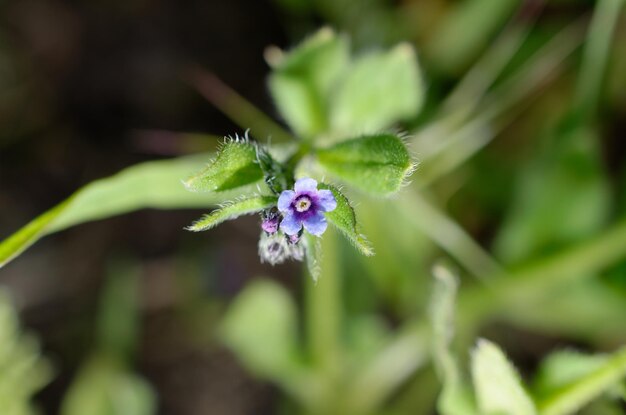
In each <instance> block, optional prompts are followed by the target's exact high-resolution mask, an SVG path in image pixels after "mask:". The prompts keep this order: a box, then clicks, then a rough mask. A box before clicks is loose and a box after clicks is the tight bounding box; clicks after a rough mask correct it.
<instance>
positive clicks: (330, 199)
mask: <svg viewBox="0 0 626 415" xmlns="http://www.w3.org/2000/svg"><path fill="white" fill-rule="evenodd" d="M317 196H318V203H319V206H320V208H321V209H320V210H321V211H323V212H332V211H333V210H335V208H336V207H337V201H336V200H335V196H334V195H333V192H331V191H330V190H326V189H322V190H320V191H318V192H317Z"/></svg>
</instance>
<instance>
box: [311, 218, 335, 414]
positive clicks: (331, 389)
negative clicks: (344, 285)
mask: <svg viewBox="0 0 626 415" xmlns="http://www.w3.org/2000/svg"><path fill="white" fill-rule="evenodd" d="M320 242H321V250H322V255H321V258H320V259H319V265H320V268H321V269H320V275H319V279H318V281H317V282H314V281H313V278H311V277H310V276H308V275H307V276H306V278H305V279H306V283H305V290H306V292H305V295H306V307H307V316H306V317H307V340H308V346H309V352H310V355H311V360H312V363H313V367H314V368H315V371H316V372H317V373H318V375H319V376H320V378H321V382H320V383H321V384H322V385H323V386H324V390H323V397H324V398H323V399H321V402H319V403H318V404H319V406H318V409H317V412H318V413H319V414H324V413H328V412H329V411H330V408H331V405H333V404H334V403H335V402H336V393H337V384H338V381H339V379H338V378H339V374H340V370H341V339H340V337H341V336H340V330H341V318H342V317H341V316H342V314H343V313H342V307H341V303H342V300H341V284H340V279H339V277H340V270H339V255H338V252H337V250H338V248H339V247H338V243H337V234H336V232H335V230H334V229H328V230H327V231H326V233H325V234H324V237H323V238H322V240H321V241H320Z"/></svg>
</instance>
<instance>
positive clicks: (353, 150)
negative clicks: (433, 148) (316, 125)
mask: <svg viewBox="0 0 626 415" xmlns="http://www.w3.org/2000/svg"><path fill="white" fill-rule="evenodd" d="M317 157H318V161H319V163H320V164H321V165H322V167H323V168H324V169H325V170H327V171H328V172H329V173H330V174H332V175H334V176H336V177H337V178H339V179H341V180H342V181H344V182H346V183H347V184H350V185H352V186H354V187H356V188H358V189H360V190H362V191H364V192H367V193H371V194H375V195H388V194H391V193H393V192H395V191H397V190H398V189H399V188H400V186H402V184H403V183H405V182H406V180H407V178H408V177H409V175H410V174H411V173H412V171H413V169H414V167H415V165H414V163H413V162H412V161H411V157H410V155H409V152H408V150H407V148H406V146H405V145H404V143H403V142H402V140H401V139H400V138H399V137H398V136H396V135H393V134H376V135H369V136H364V137H358V138H354V139H352V140H349V141H344V142H342V143H339V144H335V145H334V146H331V147H328V148H325V149H321V150H318V152H317Z"/></svg>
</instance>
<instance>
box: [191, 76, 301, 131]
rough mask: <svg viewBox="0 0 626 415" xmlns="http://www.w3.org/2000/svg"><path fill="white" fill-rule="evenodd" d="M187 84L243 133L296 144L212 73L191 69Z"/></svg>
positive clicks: (269, 119)
mask: <svg viewBox="0 0 626 415" xmlns="http://www.w3.org/2000/svg"><path fill="white" fill-rule="evenodd" d="M187 80H188V82H189V83H190V84H191V85H192V86H193V87H194V88H195V89H196V90H197V91H198V92H199V93H200V94H201V95H202V96H203V97H205V98H206V99H207V100H208V101H209V102H210V103H211V104H213V105H214V106H215V107H216V108H217V109H219V110H220V111H222V113H224V114H225V115H226V116H227V117H228V118H230V119H231V120H232V121H233V122H234V123H235V124H237V125H239V126H240V127H241V128H242V129H244V130H247V129H250V130H251V131H252V133H253V135H254V136H256V137H259V138H260V137H262V138H266V137H270V138H271V140H272V142H274V143H282V142H289V141H293V140H295V137H294V136H293V135H292V134H290V133H289V132H287V131H286V130H285V129H284V128H283V127H281V126H280V125H279V124H277V123H276V122H274V121H273V120H272V119H271V118H269V117H268V116H267V115H265V114H264V113H263V112H262V111H260V110H259V109H258V108H256V107H255V106H254V105H252V104H251V103H250V102H249V101H247V100H246V99H245V98H243V97H242V96H241V95H239V94H238V93H237V92H235V91H234V90H233V89H232V88H230V87H229V86H228V85H226V84H225V83H224V82H222V81H221V80H220V79H219V78H218V77H217V76H215V75H214V74H212V73H211V72H207V71H205V70H203V69H200V68H193V69H191V70H189V71H188V73H187Z"/></svg>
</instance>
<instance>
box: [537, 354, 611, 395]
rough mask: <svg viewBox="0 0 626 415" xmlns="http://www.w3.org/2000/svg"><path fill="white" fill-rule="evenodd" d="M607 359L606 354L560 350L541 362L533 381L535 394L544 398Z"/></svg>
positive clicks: (586, 373) (581, 376) (589, 371)
mask: <svg viewBox="0 0 626 415" xmlns="http://www.w3.org/2000/svg"><path fill="white" fill-rule="evenodd" d="M607 359H608V356H607V355H589V354H583V353H581V352H578V351H575V350H560V351H557V352H554V353H552V354H550V355H549V356H548V357H547V358H545V359H544V360H543V361H542V362H541V366H540V367H539V370H538V372H537V378H536V380H535V383H534V388H533V389H534V391H535V396H537V397H538V399H545V398H547V397H548V396H550V395H551V394H553V393H555V392H556V391H558V390H559V389H560V388H563V387H564V386H566V385H568V384H571V383H573V382H574V381H577V380H579V379H580V378H583V377H584V376H586V375H588V374H589V373H591V372H592V371H594V370H596V369H597V368H598V367H600V366H601V365H602V364H603V363H605V362H606V360H607Z"/></svg>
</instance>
